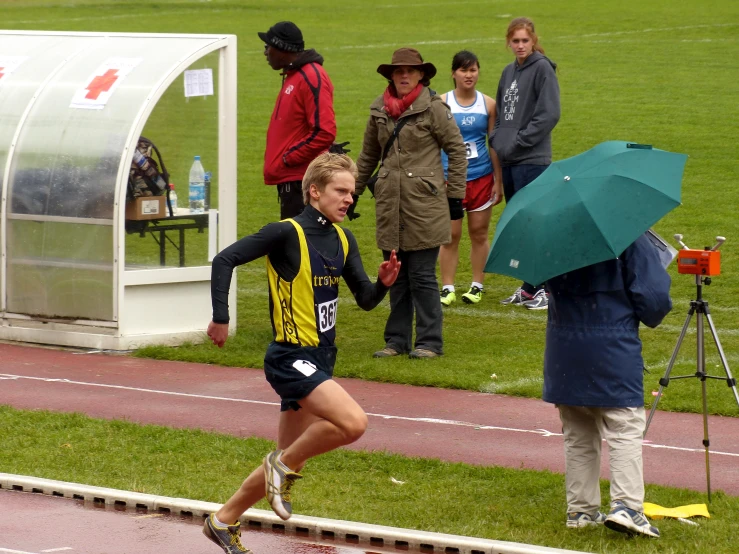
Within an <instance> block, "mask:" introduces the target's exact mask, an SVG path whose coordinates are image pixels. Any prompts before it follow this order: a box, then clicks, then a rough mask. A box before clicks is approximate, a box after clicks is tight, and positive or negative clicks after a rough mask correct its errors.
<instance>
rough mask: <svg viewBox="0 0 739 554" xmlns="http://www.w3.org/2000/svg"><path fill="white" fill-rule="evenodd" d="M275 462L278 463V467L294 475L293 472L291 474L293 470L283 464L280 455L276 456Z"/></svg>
mask: <svg viewBox="0 0 739 554" xmlns="http://www.w3.org/2000/svg"><path fill="white" fill-rule="evenodd" d="M277 462H278V463H279V464H280V465H281V466H282V467H283V468H284V469H285V470H286V471H289V472H290V473H294V472H293V470H292V469H290V468H289V467H287V466H286V465H285V463H284V462H283V461H282V454H280V455H279V456H277Z"/></svg>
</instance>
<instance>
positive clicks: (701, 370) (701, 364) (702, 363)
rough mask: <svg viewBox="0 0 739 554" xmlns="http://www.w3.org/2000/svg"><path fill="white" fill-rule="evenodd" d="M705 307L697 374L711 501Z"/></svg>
mask: <svg viewBox="0 0 739 554" xmlns="http://www.w3.org/2000/svg"><path fill="white" fill-rule="evenodd" d="M703 314H704V310H703V309H698V319H697V328H698V332H697V333H696V334H697V341H698V342H697V350H698V362H697V363H698V369H697V371H696V373H695V376H696V377H698V379H700V380H701V396H702V399H703V447H704V448H705V449H706V490H707V491H708V502H711V462H710V457H709V448H708V447H709V446H710V444H711V441H710V440H709V438H708V401H707V400H706V356H705V350H704V340H703Z"/></svg>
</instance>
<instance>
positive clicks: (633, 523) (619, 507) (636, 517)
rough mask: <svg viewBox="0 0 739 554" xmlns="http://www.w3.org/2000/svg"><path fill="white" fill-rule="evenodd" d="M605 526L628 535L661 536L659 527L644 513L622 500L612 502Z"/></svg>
mask: <svg viewBox="0 0 739 554" xmlns="http://www.w3.org/2000/svg"><path fill="white" fill-rule="evenodd" d="M605 526H606V527H608V528H609V529H613V530H614V531H618V532H619V533H626V534H628V535H646V536H647V537H657V538H658V537H659V529H657V528H656V527H654V526H653V525H651V524H650V523H649V520H648V519H647V518H646V517H644V514H643V513H641V512H637V511H636V510H632V509H631V508H628V507H627V506H626V505H625V504H624V503H623V502H621V501H620V500H616V501H615V502H613V503H612V504H611V511H610V512H609V513H608V515H607V516H606V521H605Z"/></svg>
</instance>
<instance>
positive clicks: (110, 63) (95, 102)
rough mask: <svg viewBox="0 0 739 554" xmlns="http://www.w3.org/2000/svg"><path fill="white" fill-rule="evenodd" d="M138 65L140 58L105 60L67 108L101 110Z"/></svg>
mask: <svg viewBox="0 0 739 554" xmlns="http://www.w3.org/2000/svg"><path fill="white" fill-rule="evenodd" d="M140 63H141V58H110V59H108V60H106V61H105V63H103V64H102V65H101V66H100V67H98V68H97V69H96V70H95V72H94V73H93V74H92V75H91V76H90V77H89V78H88V79H87V81H85V86H84V87H82V88H80V89H77V92H75V93H74V96H73V97H72V103H71V104H70V105H69V107H70V108H79V109H84V110H102V109H103V108H104V107H105V104H107V103H108V100H110V97H111V96H113V93H114V92H115V89H117V88H118V86H119V85H120V84H121V82H122V81H123V79H125V77H126V75H128V74H129V73H131V71H132V70H133V68H134V67H136V66H137V65H139V64H140Z"/></svg>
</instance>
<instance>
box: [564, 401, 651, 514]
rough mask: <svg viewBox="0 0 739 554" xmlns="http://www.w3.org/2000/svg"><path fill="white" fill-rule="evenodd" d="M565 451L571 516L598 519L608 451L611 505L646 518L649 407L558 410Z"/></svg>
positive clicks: (568, 505) (566, 408)
mask: <svg viewBox="0 0 739 554" xmlns="http://www.w3.org/2000/svg"><path fill="white" fill-rule="evenodd" d="M557 408H559V417H560V419H561V420H562V432H563V434H564V445H565V487H566V490H567V511H568V512H584V513H586V514H590V515H593V514H595V512H596V511H597V510H598V509H599V508H600V506H601V499H600V484H599V478H600V452H601V444H602V441H603V440H605V441H606V444H607V445H608V450H609V455H608V462H609V467H610V471H611V502H614V501H615V500H620V501H621V502H623V503H624V504H625V505H626V506H627V507H629V508H631V509H632V510H636V511H637V512H643V511H644V507H643V503H644V471H643V467H642V437H643V435H644V426H645V422H646V420H645V415H644V407H639V408H587V407H582V406H565V405H562V404H558V405H557Z"/></svg>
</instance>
